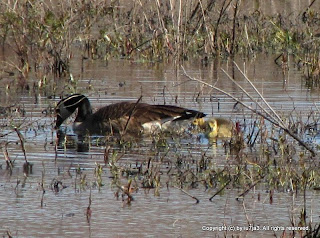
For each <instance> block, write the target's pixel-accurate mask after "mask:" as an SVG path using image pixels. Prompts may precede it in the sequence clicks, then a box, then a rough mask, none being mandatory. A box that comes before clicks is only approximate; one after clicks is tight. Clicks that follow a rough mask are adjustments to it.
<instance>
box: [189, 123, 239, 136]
mask: <svg viewBox="0 0 320 238" xmlns="http://www.w3.org/2000/svg"><path fill="white" fill-rule="evenodd" d="M193 124H194V125H195V126H197V127H199V128H200V129H201V130H203V131H204V132H205V134H206V135H207V136H208V138H230V137H231V136H232V133H233V131H234V125H233V123H232V121H230V120H227V119H224V118H209V119H208V120H204V119H203V118H198V119H195V120H194V121H193Z"/></svg>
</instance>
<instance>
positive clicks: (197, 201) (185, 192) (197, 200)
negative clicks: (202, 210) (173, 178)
mask: <svg viewBox="0 0 320 238" xmlns="http://www.w3.org/2000/svg"><path fill="white" fill-rule="evenodd" d="M174 187H175V188H176V189H179V190H180V191H181V192H183V193H184V194H186V195H188V196H189V197H191V198H193V199H194V200H196V203H199V202H200V200H199V199H198V198H196V197H195V196H192V195H191V194H190V193H188V192H187V191H185V190H183V189H182V188H179V187H177V186H174Z"/></svg>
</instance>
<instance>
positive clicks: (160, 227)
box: [0, 55, 320, 237]
mask: <svg viewBox="0 0 320 238" xmlns="http://www.w3.org/2000/svg"><path fill="white" fill-rule="evenodd" d="M273 59H274V58H273V57H268V56H265V55H261V56H258V57H257V58H256V59H252V60H250V61H246V60H242V59H241V58H237V59H236V62H237V63H238V64H239V66H240V67H241V69H243V70H244V71H245V73H246V74H247V75H248V77H249V78H250V79H251V80H252V82H253V83H254V85H255V86H256V87H257V88H258V90H259V91H260V92H262V94H263V96H264V97H265V98H266V100H267V101H268V102H269V103H270V104H271V106H273V107H274V108H275V109H277V111H278V112H281V113H283V114H285V115H288V114H289V113H292V117H293V118H296V119H300V118H301V120H307V115H308V114H309V113H310V112H311V111H315V112H316V113H318V101H319V94H318V92H313V91H311V90H309V89H308V88H306V87H305V85H304V83H303V81H302V79H301V72H299V71H298V70H297V69H296V68H295V67H294V65H293V64H289V71H288V72H287V73H286V75H285V76H284V74H283V71H282V68H281V67H279V66H277V65H275V64H274V61H273ZM80 65H81V62H80V60H79V61H77V60H75V61H74V62H73V64H72V67H71V72H73V75H72V76H73V78H74V79H75V82H71V83H70V82H67V80H66V82H63V81H62V80H56V81H55V82H56V87H57V91H56V93H57V94H62V93H63V92H68V93H73V92H74V93H75V92H77V93H83V94H85V95H86V96H88V97H89V99H90V100H91V103H92V106H93V107H94V109H96V108H99V107H101V106H104V105H107V104H110V103H114V102H120V101H124V100H129V101H136V100H137V99H138V98H139V97H140V95H142V96H143V98H142V101H143V102H146V103H152V104H163V103H165V104H172V105H178V106H183V107H187V108H190V109H196V110H200V111H203V112H205V113H207V114H208V115H209V116H211V115H213V116H223V117H226V118H228V119H231V120H233V121H239V122H240V123H242V124H243V123H244V119H246V120H248V121H250V120H252V119H253V118H252V114H251V113H249V112H248V111H243V110H244V109H243V108H241V107H239V106H236V108H234V105H235V103H234V101H232V100H231V99H229V98H227V97H226V96H224V95H222V94H221V93H217V92H216V91H213V90H212V89H210V88H208V87H204V86H202V85H200V84H199V83H198V82H194V81H187V78H186V77H185V76H183V75H182V70H181V68H180V67H179V66H177V67H175V66H174V64H173V63H142V62H141V63H140V62H134V61H126V60H111V61H109V62H108V63H106V62H105V61H90V60H86V61H85V62H84V72H83V73H82V72H81V67H80ZM183 65H184V68H185V69H186V71H187V72H188V73H189V74H190V75H191V76H193V77H196V78H199V79H202V80H204V81H206V82H208V83H210V84H215V85H216V86H218V87H220V88H221V89H223V90H226V91H228V92H231V93H233V94H234V95H236V96H237V97H239V98H241V97H242V96H243V93H242V92H241V91H240V90H239V89H238V88H237V87H236V86H235V85H234V84H233V83H232V82H231V81H230V80H228V78H227V77H226V75H225V74H224V73H223V72H222V71H221V69H225V70H226V71H227V72H229V74H230V75H232V76H234V77H235V79H236V80H237V82H239V83H240V84H241V85H243V87H244V88H246V89H247V90H248V91H249V92H251V93H253V89H252V88H251V87H250V86H249V84H248V83H247V82H246V81H245V80H244V78H243V77H242V76H241V74H240V73H239V72H238V71H237V70H236V69H235V68H233V67H232V62H218V61H217V62H210V63H209V65H208V66H203V65H202V64H201V62H200V61H198V60H191V61H187V62H185V63H184V64H183ZM48 87H49V89H48V90H36V91H33V90H32V89H31V90H29V91H22V92H21V93H20V92H19V93H15V92H12V91H13V89H12V91H10V89H9V90H8V89H6V88H5V85H2V86H1V88H0V95H1V99H0V105H1V107H8V106H10V108H11V109H12V110H13V112H11V113H10V116H7V115H9V114H4V113H3V114H1V117H0V125H1V134H2V135H4V134H6V135H5V136H2V137H1V138H0V142H1V145H2V148H4V144H5V143H6V142H9V144H8V145H7V148H8V154H9V156H10V158H11V159H12V160H15V164H14V168H13V171H12V174H10V173H9V171H8V170H6V169H5V167H6V165H5V160H4V156H3V154H1V157H0V158H1V160H0V165H1V166H2V167H1V168H0V211H1V212H0V234H1V235H2V236H5V234H6V232H7V231H10V232H11V234H12V235H13V236H14V237H127V236H130V237H141V236H149V237H164V236H171V237H197V236H204V237H224V236H225V235H228V236H229V235H230V236H231V235H232V234H240V235H241V237H256V236H257V235H258V234H262V235H263V236H264V237H268V236H269V237H273V236H274V235H276V236H280V235H281V234H282V231H277V226H279V227H278V229H281V227H284V228H286V227H287V226H291V222H290V219H295V222H296V221H299V216H300V214H299V212H300V211H301V209H302V207H303V205H304V201H303V194H302V193H300V192H298V193H297V194H296V193H293V192H291V191H274V195H273V201H272V203H271V202H270V199H269V192H268V191H267V189H266V187H264V186H257V188H256V189H252V190H251V191H250V192H249V193H248V194H247V195H246V196H245V198H244V199H243V200H240V201H237V200H236V199H235V198H236V197H237V196H238V195H239V194H240V193H242V192H243V190H242V189H235V188H232V189H231V188H227V189H225V190H224V192H223V193H222V194H220V195H218V196H216V197H215V198H214V199H213V202H210V201H209V200H208V199H209V198H210V197H211V196H212V195H213V194H214V193H215V192H216V191H217V190H216V189H208V190H205V188H204V187H203V186H201V185H199V186H197V187H196V188H192V189H189V190H188V192H189V193H190V194H191V195H193V196H195V197H197V198H198V199H199V200H200V202H199V203H198V204H196V203H195V200H194V199H192V198H191V197H189V196H187V195H186V194H184V193H183V192H182V191H180V190H179V189H178V188H176V187H174V186H168V187H167V185H166V182H167V181H169V180H170V179H172V177H170V176H169V175H168V174H166V173H167V171H168V167H167V166H168V165H170V163H176V161H177V158H179V157H181V158H184V161H185V163H186V164H189V165H188V166H191V167H192V166H194V165H193V162H192V160H195V161H197V160H199V159H200V158H201V154H202V153H207V154H209V155H211V156H212V163H213V164H214V166H217V167H221V168H223V166H224V165H225V164H227V163H231V164H233V163H237V161H235V159H234V158H233V157H229V155H228V154H227V153H226V152H225V150H224V147H223V142H222V141H218V143H217V145H215V146H211V145H210V143H209V141H208V140H207V139H206V138H205V137H204V136H203V135H201V134H198V135H187V136H185V137H183V138H180V139H179V138H176V139H168V148H169V151H163V152H157V153H155V152H154V149H152V148H153V147H152V138H151V137H148V136H146V137H144V138H143V139H142V141H140V142H137V143H138V145H139V146H134V147H133V148H131V149H128V150H126V151H125V153H124V154H123V155H122V157H121V158H120V159H119V161H118V162H117V163H118V164H119V165H121V166H124V167H127V168H136V167H137V165H139V163H142V164H146V163H147V161H148V159H149V158H151V159H152V161H153V162H154V163H155V165H157V166H159V170H160V171H162V174H161V188H160V189H159V190H156V189H144V188H142V186H141V184H140V181H139V177H137V178H135V180H136V181H137V183H136V184H137V186H138V190H137V191H135V192H134V193H133V197H134V200H133V201H132V202H131V204H130V205H128V204H127V203H126V202H123V201H122V198H121V196H120V197H119V198H117V197H116V196H115V194H116V192H117V188H115V187H114V183H113V180H112V174H111V173H110V166H109V165H108V166H105V167H103V172H102V183H103V185H104V186H102V187H100V188H98V187H97V186H96V185H95V184H96V177H95V175H94V170H95V168H96V167H97V165H96V164H101V165H103V164H104V150H105V146H104V145H103V144H102V145H101V144H98V142H97V139H96V138H93V140H92V145H91V146H90V149H89V150H88V151H85V152H80V151H77V149H75V148H63V147H59V149H58V150H57V155H56V154H55V147H54V145H55V138H56V132H55V131H54V130H53V123H54V115H53V114H50V110H51V109H52V108H53V107H54V106H55V104H56V103H57V102H58V101H59V100H60V98H59V97H58V96H57V95H55V96H54V95H53V93H52V92H53V91H51V90H52V88H50V87H51V86H48ZM49 96H50V97H49ZM255 98H258V97H257V96H256V95H255ZM244 101H246V102H250V100H248V99H244ZM254 118H255V117H254ZM21 124H22V128H21V129H20V132H21V133H22V135H23V137H24V140H25V146H26V157H27V159H28V161H29V162H31V163H32V164H33V168H32V172H31V173H30V174H28V175H27V176H26V175H24V173H23V169H22V167H23V164H24V155H23V153H22V150H21V146H20V142H19V138H18V136H17V134H16V132H15V131H14V130H13V129H12V128H13V126H19V125H21ZM69 126H70V125H69ZM64 128H69V129H68V130H69V132H68V133H69V134H72V132H71V131H70V127H64ZM244 130H245V129H244ZM199 138H200V139H199ZM312 140H314V141H313V142H314V143H316V142H317V140H318V138H317V137H315V138H312ZM111 145H112V144H111ZM107 146H108V145H107ZM258 148H259V145H257V148H256V149H254V150H253V151H251V152H250V153H249V155H252V156H253V157H254V156H256V155H257V154H259V153H258V152H257V151H258V150H259V149H258ZM112 149H114V150H115V151H117V150H119V153H121V150H120V149H118V148H112ZM163 161H164V162H163ZM79 171H81V172H79ZM83 175H86V180H85V181H86V183H85V184H82V185H81V183H80V176H83ZM172 176H173V175H172ZM57 181H61V182H62V185H61V184H60V185H58V188H59V189H58V190H57V189H54V185H55V182H57ZM123 181H127V180H126V179H124V180H123ZM42 184H43V188H44V190H45V193H43V189H42ZM90 188H91V189H90ZM90 190H91V191H90ZM90 193H91V199H92V204H91V210H92V215H91V220H90V221H88V220H87V217H86V209H87V207H88V205H89V197H90ZM306 199H307V201H308V202H307V207H306V208H307V214H308V220H309V221H312V223H313V224H316V223H319V220H320V219H319V216H318V214H319V213H320V208H319V206H318V204H319V202H320V201H319V192H318V191H315V190H308V191H307V193H306ZM42 202H43V203H42ZM248 224H254V225H255V226H259V227H260V229H262V227H263V226H265V230H263V231H262V230H260V231H259V232H258V231H242V232H239V231H206V229H210V227H218V226H223V225H226V226H230V225H232V226H235V228H236V226H241V227H242V226H247V227H248ZM220 228H221V227H220ZM222 228H223V227H222ZM238 229H240V227H238ZM273 230H276V231H273Z"/></svg>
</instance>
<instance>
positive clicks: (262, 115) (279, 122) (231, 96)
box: [181, 66, 316, 156]
mask: <svg viewBox="0 0 320 238" xmlns="http://www.w3.org/2000/svg"><path fill="white" fill-rule="evenodd" d="M181 68H182V70H183V75H185V76H186V77H187V78H189V79H190V80H193V81H197V82H199V83H202V84H204V85H206V86H208V87H210V88H213V89H215V90H217V91H218V92H221V93H222V94H224V95H226V96H228V97H230V98H231V99H233V100H234V101H236V102H238V103H239V104H241V105H242V106H244V107H245V108H247V109H249V110H250V111H252V112H253V113H255V114H257V115H259V116H261V117H263V118H264V119H266V120H267V121H269V122H270V123H272V124H273V125H275V126H277V127H279V128H281V129H283V130H284V131H285V132H286V133H287V134H288V135H290V136H291V137H292V138H293V139H295V140H296V141H298V143H299V144H300V145H301V146H303V147H304V148H305V149H307V150H308V151H309V152H310V153H311V154H312V156H315V155H316V153H315V151H314V150H313V149H312V148H310V147H309V146H308V145H307V144H306V143H304V142H303V141H302V140H301V139H300V138H299V137H298V136H297V135H295V134H294V133H293V132H292V131H291V130H290V129H288V128H287V127H286V126H285V125H283V122H282V120H281V118H280V117H279V115H278V114H277V113H276V112H275V111H274V110H273V108H272V107H271V106H270V105H269V104H268V103H267V102H266V100H265V99H264V98H263V96H262V95H261V94H260V92H259V91H258V90H257V88H256V87H255V86H254V85H253V84H252V83H251V81H250V80H249V79H248V78H247V77H246V79H247V80H249V82H250V84H251V85H252V86H253V88H254V89H255V91H256V92H257V93H258V94H259V95H260V96H261V98H262V100H263V101H264V102H265V103H266V105H267V106H268V107H269V109H270V110H271V111H272V112H273V113H274V115H275V116H276V117H277V119H279V120H276V121H275V118H274V117H271V118H270V116H269V115H270V114H269V113H267V115H264V114H263V113H262V112H260V111H258V110H256V109H254V108H252V107H251V106H249V105H247V104H246V103H244V102H243V101H241V100H240V99H238V98H236V97H235V96H233V95H232V94H230V93H228V92H226V91H224V90H222V89H220V88H218V87H216V86H213V85H211V84H209V83H207V82H204V81H202V80H200V79H196V78H193V77H191V76H190V75H188V74H187V72H186V70H185V69H184V67H183V66H181ZM240 89H241V88H240ZM256 104H257V103H256ZM257 105H258V106H259V104H257ZM259 107H260V106H259ZM260 108H261V107H260Z"/></svg>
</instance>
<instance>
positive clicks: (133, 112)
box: [55, 94, 206, 135]
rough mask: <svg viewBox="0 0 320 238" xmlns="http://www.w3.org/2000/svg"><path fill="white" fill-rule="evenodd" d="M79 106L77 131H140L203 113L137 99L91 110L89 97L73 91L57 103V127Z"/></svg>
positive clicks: (98, 132) (74, 125)
mask: <svg viewBox="0 0 320 238" xmlns="http://www.w3.org/2000/svg"><path fill="white" fill-rule="evenodd" d="M77 109H78V112H77V116H76V119H75V122H74V124H73V129H74V131H75V132H76V133H78V134H81V133H89V134H100V135H101V134H102V135H104V134H107V133H114V132H115V133H122V132H130V133H142V132H145V131H149V130H152V129H154V128H163V127H164V126H165V125H167V124H169V123H170V122H177V121H182V120H188V119H196V118H202V117H204V116H206V115H205V114H204V113H202V112H199V111H195V110H189V109H186V108H182V107H177V106H170V105H150V104H147V103H139V102H120V103H115V104H111V105H108V106H105V107H102V108H100V109H98V110H97V111H96V112H94V113H93V112H92V108H91V105H90V102H89V99H88V98H87V97H86V96H84V95H81V94H73V95H71V96H69V97H66V98H64V99H62V100H61V101H60V102H59V103H58V104H57V106H56V108H55V112H56V116H57V119H56V127H55V128H56V129H58V128H59V127H60V126H61V124H62V123H63V122H64V121H65V120H66V119H67V118H68V117H69V116H71V115H72V114H73V113H74V112H75V111H76V110H77Z"/></svg>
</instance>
